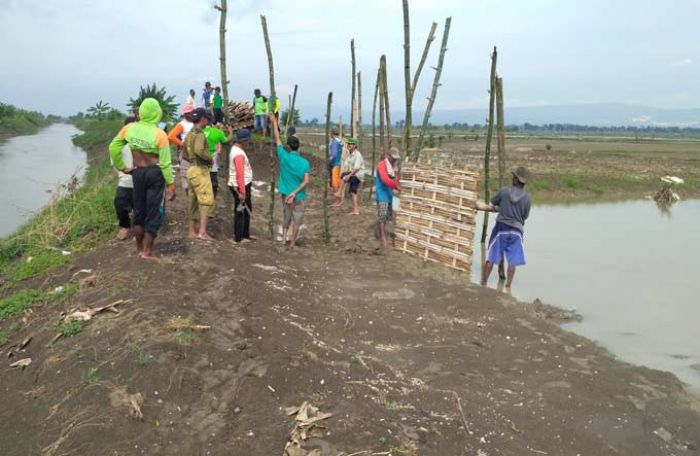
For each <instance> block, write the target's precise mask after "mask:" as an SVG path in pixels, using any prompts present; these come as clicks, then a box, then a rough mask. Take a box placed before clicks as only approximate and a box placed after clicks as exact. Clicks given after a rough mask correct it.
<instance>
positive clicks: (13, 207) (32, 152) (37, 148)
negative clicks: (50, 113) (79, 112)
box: [0, 124, 86, 238]
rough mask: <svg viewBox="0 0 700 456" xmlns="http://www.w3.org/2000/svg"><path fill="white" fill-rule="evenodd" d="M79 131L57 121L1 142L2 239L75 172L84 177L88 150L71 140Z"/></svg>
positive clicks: (0, 218)
mask: <svg viewBox="0 0 700 456" xmlns="http://www.w3.org/2000/svg"><path fill="white" fill-rule="evenodd" d="M78 133H80V130H78V129H77V128H75V127H74V126H72V125H68V124H54V125H51V126H50V127H47V128H45V129H43V130H41V131H40V132H39V133H37V134H35V135H31V136H16V137H14V138H10V139H8V140H7V141H5V142H3V143H0V207H2V208H3V210H2V211H0V238H2V237H5V236H8V235H10V234H12V233H13V232H14V231H15V230H17V228H19V227H20V226H21V225H22V224H24V223H25V222H27V220H29V219H30V218H31V217H32V216H33V215H34V214H36V212H37V211H39V210H41V208H42V207H44V205H46V203H48V202H49V200H50V199H51V192H52V191H54V190H55V189H56V187H57V186H58V185H59V184H61V183H65V182H66V181H67V180H68V179H69V178H70V177H71V176H72V175H73V174H76V173H77V175H78V177H82V175H83V171H84V168H85V160H86V157H85V152H84V151H83V150H82V149H80V148H79V147H76V146H74V145H73V143H72V141H71V137H72V136H73V135H76V134H78Z"/></svg>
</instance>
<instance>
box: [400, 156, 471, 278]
mask: <svg viewBox="0 0 700 456" xmlns="http://www.w3.org/2000/svg"><path fill="white" fill-rule="evenodd" d="M478 178H479V174H478V173H477V172H474V171H470V170H468V169H449V168H442V167H435V166H431V165H428V164H422V163H410V162H409V163H405V164H404V165H403V166H402V167H401V205H400V208H399V210H398V212H397V214H396V227H395V230H394V231H395V234H396V243H395V246H396V248H397V249H398V250H400V251H402V252H405V253H409V254H412V255H416V256H418V257H420V258H423V259H424V260H426V261H433V262H436V263H441V264H444V265H446V266H449V267H451V268H453V269H457V270H460V271H466V272H469V271H470V269H471V263H472V241H473V239H474V229H475V224H476V201H477V181H478Z"/></svg>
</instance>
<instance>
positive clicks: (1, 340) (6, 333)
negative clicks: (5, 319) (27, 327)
mask: <svg viewBox="0 0 700 456" xmlns="http://www.w3.org/2000/svg"><path fill="white" fill-rule="evenodd" d="M19 327H20V324H19V322H16V321H13V322H12V324H10V326H8V327H7V329H0V347H2V346H3V345H5V344H6V343H7V342H8V341H9V340H10V335H12V333H13V332H15V331H17V330H18V329H19Z"/></svg>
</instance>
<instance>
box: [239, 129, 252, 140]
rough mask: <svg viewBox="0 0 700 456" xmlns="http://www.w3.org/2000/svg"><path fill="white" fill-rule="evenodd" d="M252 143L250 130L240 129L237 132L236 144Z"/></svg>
mask: <svg viewBox="0 0 700 456" xmlns="http://www.w3.org/2000/svg"><path fill="white" fill-rule="evenodd" d="M245 141H250V130H248V129H247V128H239V129H238V131H237V132H236V142H245Z"/></svg>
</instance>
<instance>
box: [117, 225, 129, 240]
mask: <svg viewBox="0 0 700 456" xmlns="http://www.w3.org/2000/svg"><path fill="white" fill-rule="evenodd" d="M129 237H131V230H130V229H129V228H119V231H118V232H117V240H118V241H126V240H127V239H129Z"/></svg>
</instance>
